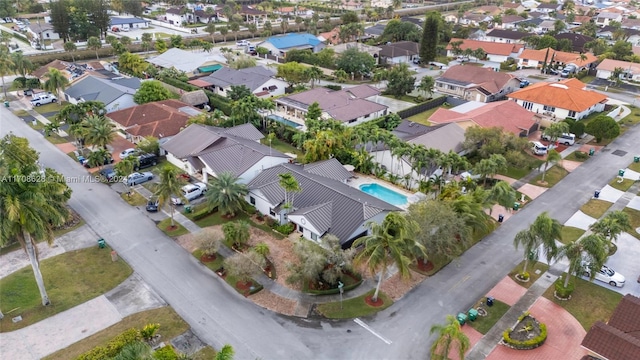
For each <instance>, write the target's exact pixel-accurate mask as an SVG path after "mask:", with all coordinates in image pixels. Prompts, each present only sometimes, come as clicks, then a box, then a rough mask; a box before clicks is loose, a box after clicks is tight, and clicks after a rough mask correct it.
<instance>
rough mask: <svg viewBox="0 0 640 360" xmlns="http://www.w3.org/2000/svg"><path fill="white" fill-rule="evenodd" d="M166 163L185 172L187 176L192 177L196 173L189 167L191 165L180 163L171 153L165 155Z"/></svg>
mask: <svg viewBox="0 0 640 360" xmlns="http://www.w3.org/2000/svg"><path fill="white" fill-rule="evenodd" d="M167 161H168V162H170V163H171V164H173V165H175V166H177V167H179V168H180V169H182V170H184V171H186V172H187V173H188V174H189V175H194V174H195V173H196V170H195V169H194V168H193V167H192V166H191V164H190V163H189V162H188V161H182V160H180V159H178V158H177V157H175V156H174V155H173V154H171V153H167Z"/></svg>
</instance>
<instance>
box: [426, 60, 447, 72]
mask: <svg viewBox="0 0 640 360" xmlns="http://www.w3.org/2000/svg"><path fill="white" fill-rule="evenodd" d="M429 65H431V66H435V67H437V68H438V69H441V70H447V69H448V68H449V66H447V65H446V64H443V63H439V62H435V61H432V62H430V63H429Z"/></svg>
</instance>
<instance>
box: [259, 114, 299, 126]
mask: <svg viewBox="0 0 640 360" xmlns="http://www.w3.org/2000/svg"><path fill="white" fill-rule="evenodd" d="M267 119H271V120H273V121H277V122H279V123H283V124H285V125H288V126H291V127H294V128H296V129H299V128H301V127H302V125H300V124H298V123H295V122H293V121H291V120H287V119H285V118H283V117H282V116H280V115H273V114H271V115H269V116H267Z"/></svg>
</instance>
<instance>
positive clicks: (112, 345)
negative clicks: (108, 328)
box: [77, 329, 141, 360]
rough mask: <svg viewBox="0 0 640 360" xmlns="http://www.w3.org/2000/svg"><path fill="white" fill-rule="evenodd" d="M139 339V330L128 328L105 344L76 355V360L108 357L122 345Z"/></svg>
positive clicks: (112, 355) (115, 353) (96, 359)
mask: <svg viewBox="0 0 640 360" xmlns="http://www.w3.org/2000/svg"><path fill="white" fill-rule="evenodd" d="M140 339H141V336H140V331H138V330H137V329H129V330H127V331H125V332H123V333H122V334H120V335H118V336H116V337H114V338H113V339H112V340H111V341H109V343H108V344H107V345H105V346H98V347H96V348H93V349H91V350H90V351H88V352H86V353H84V354H82V355H80V356H78V358H77V360H103V359H105V360H106V359H110V358H112V357H114V356H116V355H118V353H119V352H120V350H122V348H123V347H125V346H127V345H128V344H131V343H133V342H136V341H139V340H140Z"/></svg>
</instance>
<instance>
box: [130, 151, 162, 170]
mask: <svg viewBox="0 0 640 360" xmlns="http://www.w3.org/2000/svg"><path fill="white" fill-rule="evenodd" d="M156 164H158V157H157V156H156V155H155V154H142V155H140V156H138V163H137V164H136V165H135V166H134V167H133V170H135V171H138V170H140V169H144V168H148V167H150V166H155V165H156Z"/></svg>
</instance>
